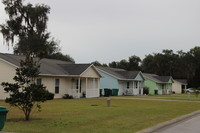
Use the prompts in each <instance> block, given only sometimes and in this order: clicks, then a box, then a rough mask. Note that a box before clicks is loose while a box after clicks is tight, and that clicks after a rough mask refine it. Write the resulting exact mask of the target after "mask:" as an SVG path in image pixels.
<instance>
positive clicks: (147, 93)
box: [143, 87, 149, 95]
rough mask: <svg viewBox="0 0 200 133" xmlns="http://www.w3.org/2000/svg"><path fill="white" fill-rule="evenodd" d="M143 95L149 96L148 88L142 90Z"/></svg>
mask: <svg viewBox="0 0 200 133" xmlns="http://www.w3.org/2000/svg"><path fill="white" fill-rule="evenodd" d="M143 94H146V95H149V88H148V87H144V88H143Z"/></svg>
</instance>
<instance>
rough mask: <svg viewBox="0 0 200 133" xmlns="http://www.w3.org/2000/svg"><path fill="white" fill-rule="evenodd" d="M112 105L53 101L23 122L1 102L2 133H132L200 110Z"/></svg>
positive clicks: (182, 104)
mask: <svg viewBox="0 0 200 133" xmlns="http://www.w3.org/2000/svg"><path fill="white" fill-rule="evenodd" d="M111 103H112V107H106V100H105V99H71V100H63V99H59V100H52V101H48V102H46V103H44V104H43V105H42V108H43V109H42V112H39V113H38V112H36V111H33V114H32V115H31V116H32V120H31V121H29V122H26V121H23V114H22V113H21V112H20V111H19V110H17V109H16V108H13V107H9V106H8V105H7V104H5V103H4V102H2V101H1V102H0V104H1V106H7V108H8V109H9V110H10V112H9V113H8V117H7V122H6V124H5V127H4V131H7V132H24V133H27V132H28V133H47V132H48V133H102V132H104V133H129V132H130V133H133V132H136V131H139V130H142V129H144V128H148V127H150V126H154V125H156V124H158V123H160V122H164V121H167V120H171V119H173V118H176V117H179V116H182V115H185V114H188V113H191V112H193V111H196V110H199V109H200V103H186V102H166V101H140V100H119V99H112V101H111ZM94 105H95V106H94Z"/></svg>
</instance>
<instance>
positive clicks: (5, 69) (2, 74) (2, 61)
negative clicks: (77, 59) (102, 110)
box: [0, 53, 101, 99]
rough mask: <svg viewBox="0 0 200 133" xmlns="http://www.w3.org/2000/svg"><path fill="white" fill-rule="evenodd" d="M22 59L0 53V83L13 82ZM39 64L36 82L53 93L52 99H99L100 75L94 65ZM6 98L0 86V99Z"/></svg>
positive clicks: (43, 62)
mask: <svg viewBox="0 0 200 133" xmlns="http://www.w3.org/2000/svg"><path fill="white" fill-rule="evenodd" d="M23 59H24V56H19V55H12V54H3V53H0V83H2V82H10V83H12V82H14V81H13V77H14V76H15V74H16V71H15V69H16V68H18V67H20V60H23ZM40 63H41V67H40V75H39V77H38V79H37V82H38V83H42V84H44V86H46V89H47V90H48V91H50V92H52V93H54V94H55V96H54V98H62V96H63V95H64V94H69V95H73V97H75V98H80V97H82V96H85V97H86V98H91V97H99V85H100V83H99V82H100V78H101V75H100V73H99V72H98V71H97V70H96V68H95V66H94V65H91V64H74V63H71V62H66V61H60V60H53V59H46V58H44V59H42V60H41V61H40ZM6 97H8V94H7V93H5V92H4V90H3V88H2V86H0V99H5V98H6Z"/></svg>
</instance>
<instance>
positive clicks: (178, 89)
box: [172, 79, 187, 93]
mask: <svg viewBox="0 0 200 133" xmlns="http://www.w3.org/2000/svg"><path fill="white" fill-rule="evenodd" d="M186 89H187V80H181V79H174V83H173V84H172V91H173V92H175V93H185V90H186Z"/></svg>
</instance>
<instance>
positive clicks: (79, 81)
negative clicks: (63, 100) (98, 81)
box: [78, 78, 81, 98]
mask: <svg viewBox="0 0 200 133" xmlns="http://www.w3.org/2000/svg"><path fill="white" fill-rule="evenodd" d="M80 87H81V79H80V78H78V98H80V90H81V89H80Z"/></svg>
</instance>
